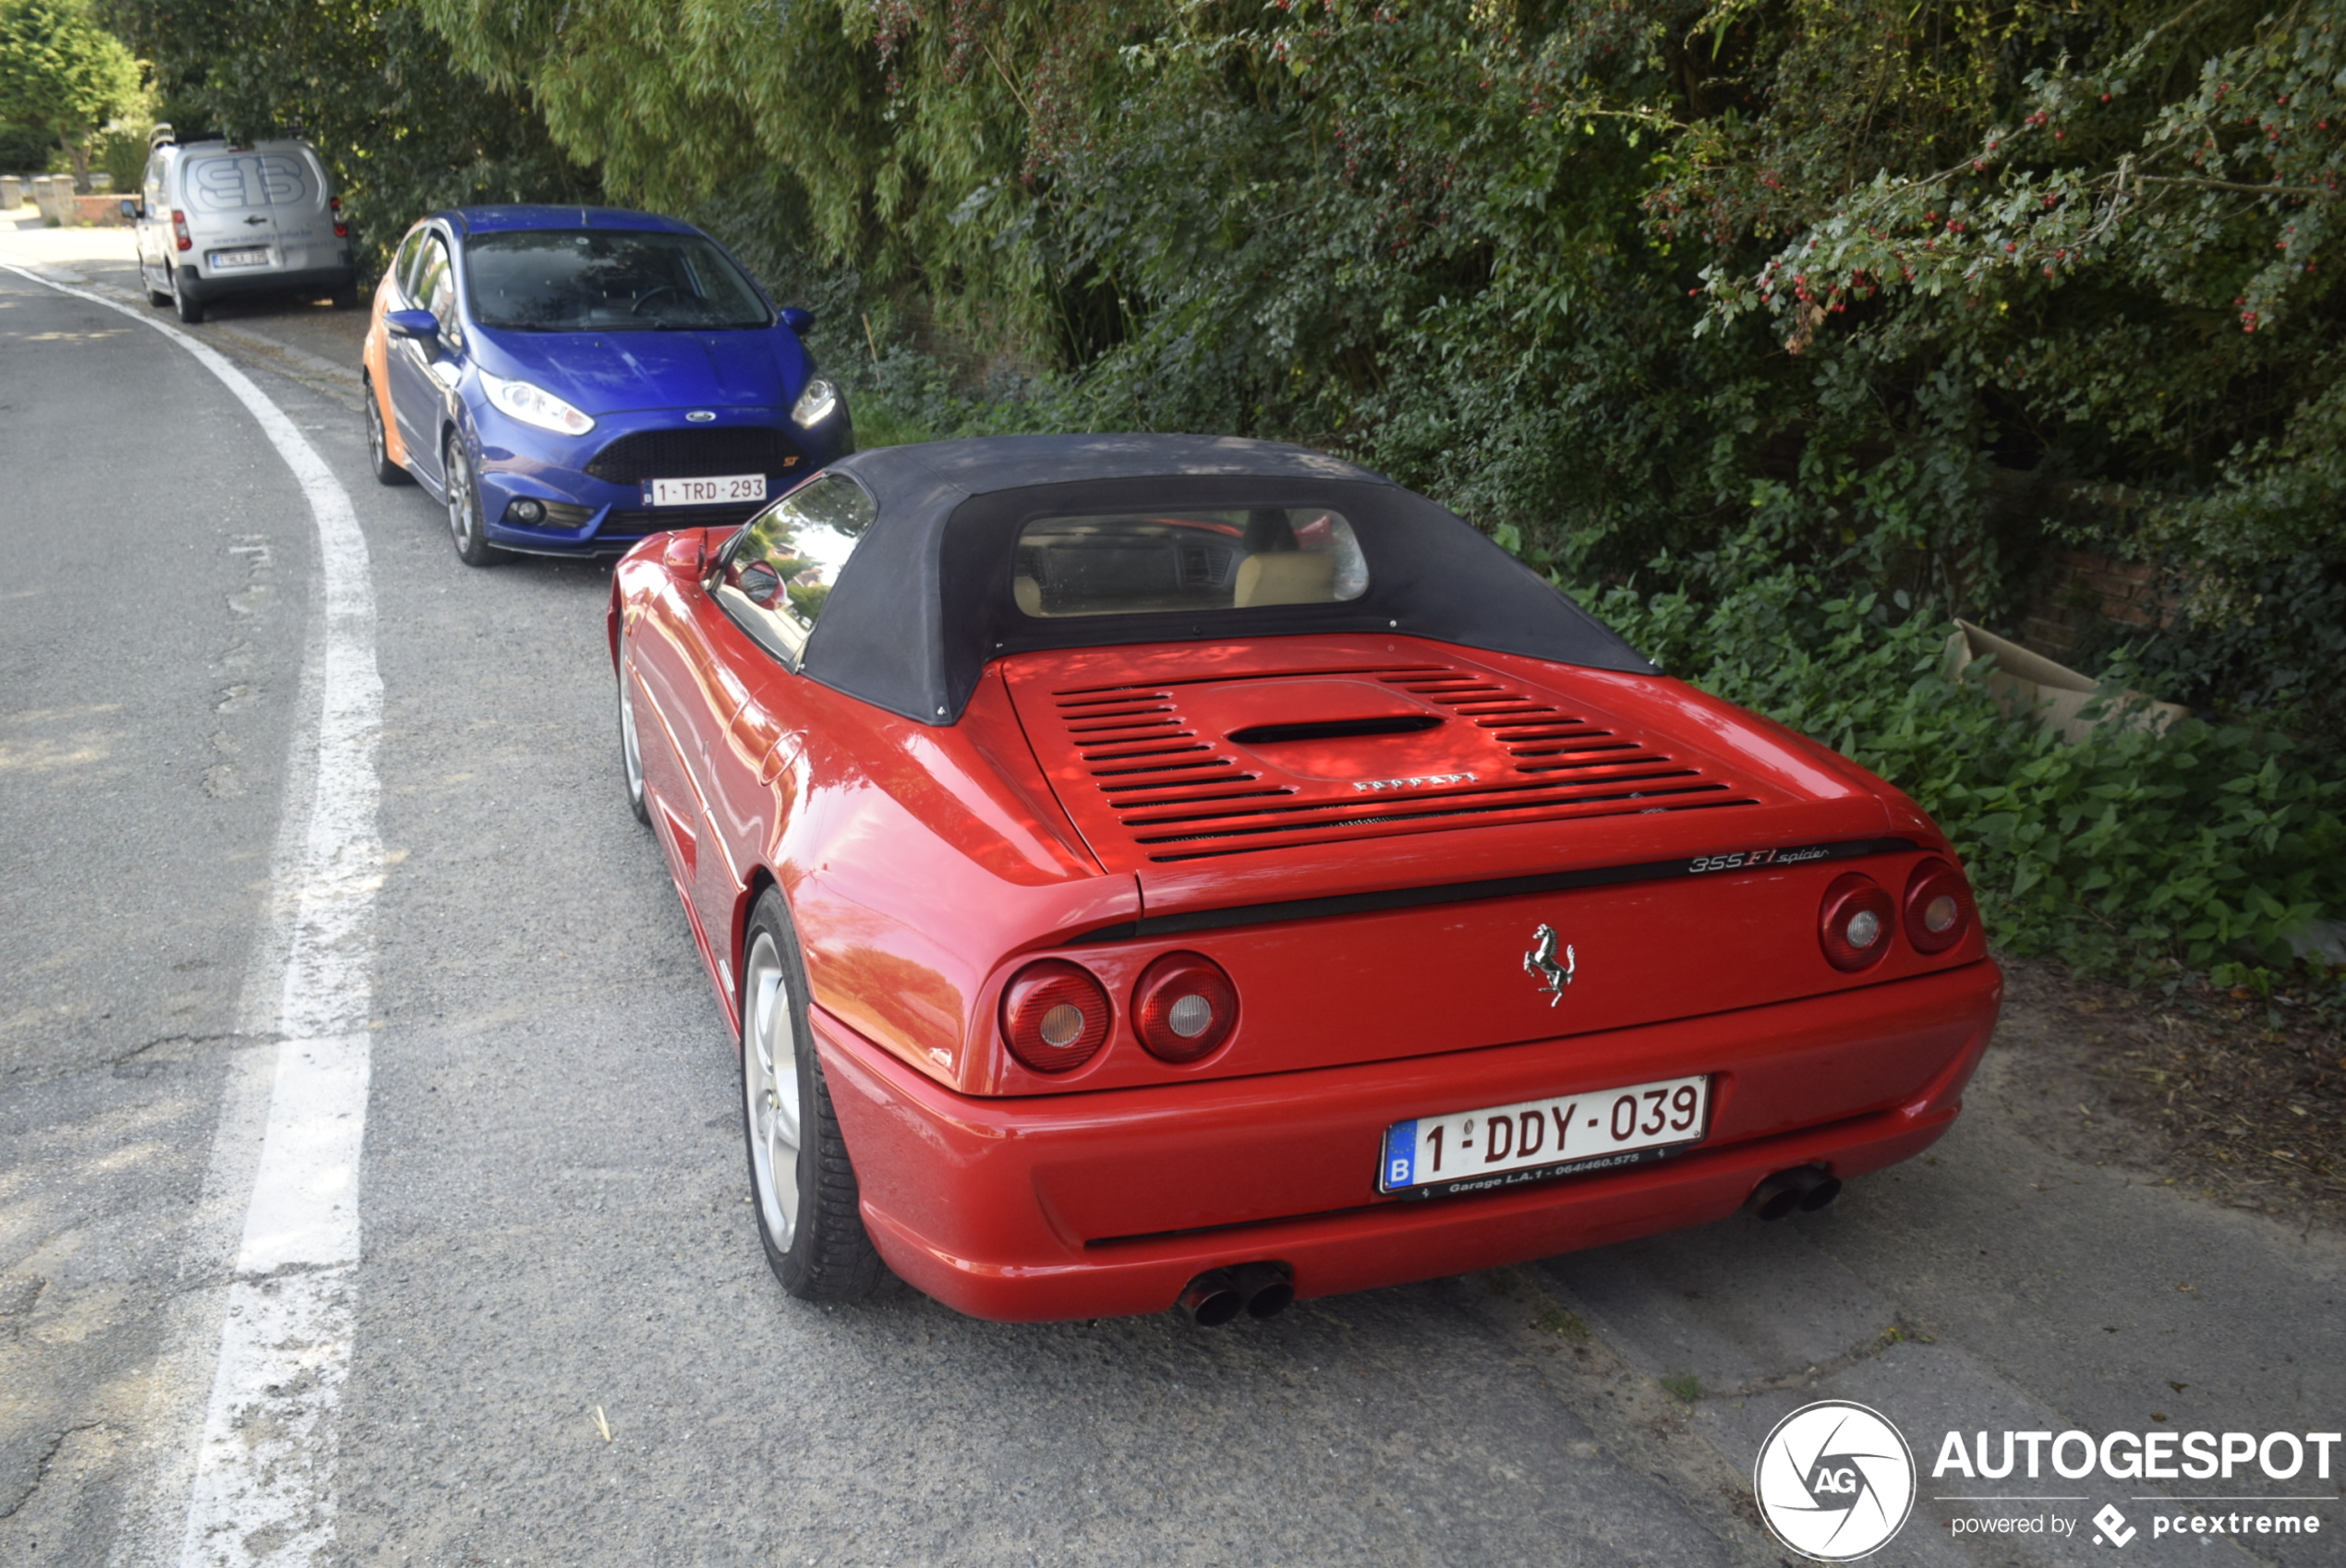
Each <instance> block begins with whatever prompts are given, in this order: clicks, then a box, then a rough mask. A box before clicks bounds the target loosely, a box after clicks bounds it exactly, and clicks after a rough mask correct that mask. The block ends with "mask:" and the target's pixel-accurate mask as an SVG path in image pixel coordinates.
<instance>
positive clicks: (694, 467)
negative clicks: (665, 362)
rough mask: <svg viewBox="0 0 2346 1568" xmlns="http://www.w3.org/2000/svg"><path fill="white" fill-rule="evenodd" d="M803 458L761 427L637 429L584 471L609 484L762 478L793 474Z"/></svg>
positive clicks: (771, 430) (597, 456) (774, 431)
mask: <svg viewBox="0 0 2346 1568" xmlns="http://www.w3.org/2000/svg"><path fill="white" fill-rule="evenodd" d="M802 462H804V457H803V455H802V454H801V453H800V452H799V450H798V447H797V444H796V443H795V442H793V441H792V440H791V439H790V438H789V437H788V436H786V435H784V434H782V432H781V431H780V430H777V429H774V428H771V427H769V426H765V425H735V426H732V427H729V428H723V429H719V428H707V429H697V430H695V429H683V430H637V431H635V433H634V434H632V435H625V436H622V437H620V438H619V439H618V440H615V441H612V442H611V444H610V445H609V446H606V447H605V448H603V450H602V451H600V452H597V453H596V454H595V459H594V461H593V462H591V463H589V464H586V472H587V473H589V474H592V475H593V476H595V477H596V478H598V479H601V480H603V481H605V482H606V483H609V484H613V485H635V484H641V483H642V482H643V481H645V480H646V479H703V478H707V477H709V476H712V475H718V474H764V475H766V476H768V477H772V476H776V475H780V474H787V473H790V472H792V470H794V469H796V468H797V467H798V465H799V464H800V463H802Z"/></svg>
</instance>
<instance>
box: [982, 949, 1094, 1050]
mask: <svg viewBox="0 0 2346 1568" xmlns="http://www.w3.org/2000/svg"><path fill="white" fill-rule="evenodd" d="M1108 1021H1109V1011H1108V999H1107V991H1106V987H1104V986H1102V985H1101V984H1100V983H1099V981H1098V980H1096V979H1095V978H1094V977H1093V974H1092V971H1090V970H1087V969H1085V968H1083V967H1082V965H1081V964H1071V963H1069V962H1068V961H1067V960H1066V959H1042V960H1041V961H1039V962H1036V963H1031V964H1029V965H1027V966H1026V967H1025V968H1024V969H1022V970H1021V971H1018V972H1017V973H1016V974H1014V975H1012V976H1011V977H1010V984H1008V985H1006V986H1004V987H1003V988H1002V1039H1003V1040H1004V1041H1005V1042H1006V1043H1008V1044H1009V1045H1010V1055H1013V1056H1016V1057H1017V1058H1018V1059H1019V1060H1020V1061H1022V1062H1024V1063H1025V1064H1026V1065H1027V1066H1028V1067H1033V1068H1034V1070H1035V1071H1036V1072H1071V1071H1073V1070H1074V1069H1075V1068H1077V1067H1082V1065H1083V1064H1084V1063H1085V1062H1088V1061H1090V1060H1091V1059H1092V1058H1093V1056H1094V1055H1097V1054H1098V1052H1099V1048H1100V1047H1101V1046H1102V1045H1105V1044H1106V1043H1107V1028H1108Z"/></svg>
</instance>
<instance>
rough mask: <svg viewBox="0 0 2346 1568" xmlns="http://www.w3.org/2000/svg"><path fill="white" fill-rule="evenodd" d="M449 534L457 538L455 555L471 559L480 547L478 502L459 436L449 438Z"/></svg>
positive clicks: (470, 467) (469, 463) (471, 470)
mask: <svg viewBox="0 0 2346 1568" xmlns="http://www.w3.org/2000/svg"><path fill="white" fill-rule="evenodd" d="M445 478H446V479H447V482H448V531H449V532H450V533H451V534H453V535H454V536H455V537H456V549H457V551H458V553H460V554H462V555H465V556H466V557H469V556H471V555H472V554H473V553H474V552H475V551H477V550H478V549H479V548H480V545H479V537H480V502H479V501H478V498H477V497H476V496H475V495H474V494H473V465H472V460H471V459H470V458H468V457H466V455H465V440H464V438H463V437H462V436H451V437H449V438H448V463H447V465H446V471H445Z"/></svg>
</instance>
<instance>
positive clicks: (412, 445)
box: [383, 229, 463, 485]
mask: <svg viewBox="0 0 2346 1568" xmlns="http://www.w3.org/2000/svg"><path fill="white" fill-rule="evenodd" d="M401 283H402V286H401V289H400V293H401V294H402V295H404V296H405V305H406V308H409V309H416V310H429V311H430V312H431V313H432V315H433V316H434V317H436V318H437V319H438V320H439V321H440V324H441V330H440V335H439V336H438V337H436V338H419V337H402V336H400V335H399V334H397V333H393V334H392V337H391V341H390V342H389V343H388V344H385V345H384V354H383V361H384V365H383V368H384V369H385V371H386V372H388V374H389V376H390V379H391V407H392V414H393V417H395V418H396V419H397V420H398V422H399V440H400V442H401V444H402V445H404V446H405V448H406V450H407V462H408V464H409V465H410V466H411V467H414V468H417V469H418V470H420V471H421V472H422V473H423V474H424V475H425V476H426V477H428V478H429V479H430V480H431V481H432V483H433V484H435V485H438V484H441V483H442V482H444V480H445V476H444V475H443V474H442V473H441V466H442V463H441V450H440V428H441V414H442V411H443V410H444V409H445V408H446V407H447V398H448V387H449V385H450V384H451V383H452V382H453V376H452V375H451V374H450V370H449V369H440V368H436V367H439V366H441V365H443V364H447V365H449V366H450V367H451V368H453V357H452V356H453V353H454V352H456V351H457V345H459V344H461V343H462V341H463V338H462V328H461V326H460V325H459V323H458V322H457V320H456V277H455V268H454V265H453V259H452V258H451V257H450V255H449V250H448V241H447V236H446V235H442V234H441V233H440V232H439V231H438V230H437V229H434V230H429V231H428V232H427V233H426V234H425V235H424V237H423V242H422V244H421V245H420V246H419V247H417V255H416V259H415V270H414V271H413V272H412V274H410V275H409V276H408V277H406V278H403V279H402V280H401Z"/></svg>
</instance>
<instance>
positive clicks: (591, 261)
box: [465, 229, 773, 332]
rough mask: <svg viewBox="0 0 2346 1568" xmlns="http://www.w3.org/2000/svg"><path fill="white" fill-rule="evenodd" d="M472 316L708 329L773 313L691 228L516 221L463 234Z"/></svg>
mask: <svg viewBox="0 0 2346 1568" xmlns="http://www.w3.org/2000/svg"><path fill="white" fill-rule="evenodd" d="M465 270H466V282H467V283H468V284H469V291H468V292H469V293H470V294H471V296H472V313H473V319H474V320H477V321H478V322H479V323H480V324H481V325H482V326H484V327H493V328H499V329H502V330H504V331H508V332H663V331H667V332H680V331H683V332H707V331H720V332H721V331H729V330H744V329H750V328H758V327H768V326H771V325H772V324H773V318H772V317H771V316H770V315H769V314H768V312H767V309H766V302H765V301H764V300H763V299H761V298H760V297H758V294H757V291H756V289H755V288H753V287H752V286H750V282H749V280H748V279H747V278H745V277H744V276H742V272H741V269H740V268H738V267H736V266H734V265H733V263H732V260H731V259H728V258H727V256H726V255H725V253H724V252H723V251H721V250H720V249H718V248H717V247H716V246H714V245H712V244H710V243H709V242H708V241H707V240H706V239H703V238H702V237H701V236H700V235H676V234H656V233H647V232H644V231H640V230H624V229H599V230H594V231H590V232H580V231H577V230H541V229H525V230H517V231H514V232H512V233H508V234H490V235H474V236H473V237H472V238H470V239H468V240H466V242H465Z"/></svg>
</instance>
